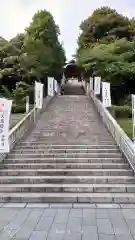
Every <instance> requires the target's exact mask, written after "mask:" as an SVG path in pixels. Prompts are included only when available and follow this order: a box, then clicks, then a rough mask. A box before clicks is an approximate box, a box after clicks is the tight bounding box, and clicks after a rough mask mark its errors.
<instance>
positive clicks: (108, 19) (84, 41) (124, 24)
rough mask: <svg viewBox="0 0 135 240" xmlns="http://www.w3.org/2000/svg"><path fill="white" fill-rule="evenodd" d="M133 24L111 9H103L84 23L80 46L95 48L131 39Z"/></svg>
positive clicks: (98, 10) (96, 11)
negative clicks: (121, 39) (123, 39)
mask: <svg viewBox="0 0 135 240" xmlns="http://www.w3.org/2000/svg"><path fill="white" fill-rule="evenodd" d="M130 24H131V22H130V20H129V19H128V18H126V17H124V16H123V15H121V14H119V13H117V11H116V10H114V9H111V8H109V7H102V8H99V9H97V10H95V11H94V12H93V14H92V15H91V16H90V17H88V18H87V19H86V20H85V21H83V22H82V23H81V25H80V29H81V31H82V33H81V35H80V37H79V39H78V45H79V50H81V49H82V48H87V47H93V45H95V44H96V43H100V42H101V43H108V42H110V41H115V40H116V39H120V38H127V39H128V40H129V39H131V36H132V35H131V30H132V27H131V26H130Z"/></svg>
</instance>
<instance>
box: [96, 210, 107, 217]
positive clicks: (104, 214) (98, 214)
mask: <svg viewBox="0 0 135 240" xmlns="http://www.w3.org/2000/svg"><path fill="white" fill-rule="evenodd" d="M96 217H97V218H102V219H103V218H109V214H108V211H107V209H96Z"/></svg>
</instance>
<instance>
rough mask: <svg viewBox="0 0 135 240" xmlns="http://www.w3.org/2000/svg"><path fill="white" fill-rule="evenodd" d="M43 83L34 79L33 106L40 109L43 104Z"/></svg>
mask: <svg viewBox="0 0 135 240" xmlns="http://www.w3.org/2000/svg"><path fill="white" fill-rule="evenodd" d="M43 86H44V85H43V84H42V83H39V82H36V81H35V107H36V108H39V109H41V108H42V106H43Z"/></svg>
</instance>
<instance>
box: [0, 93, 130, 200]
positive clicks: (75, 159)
mask: <svg viewBox="0 0 135 240" xmlns="http://www.w3.org/2000/svg"><path fill="white" fill-rule="evenodd" d="M0 202H30V203H32V202H35V203H37V202H42V203H43V202H47V203H52V202H55V203H60V202H62V203H65V202H68V203H73V202H80V203H113V202H115V203H135V178H134V176H133V171H132V169H131V168H130V166H129V164H128V161H127V160H126V159H125V158H124V157H123V156H122V154H121V153H120V151H119V149H118V147H117V146H116V144H115V143H114V142H113V139H112V137H111V136H110V134H109V133H108V131H107V129H106V128H105V126H104V124H103V123H102V121H101V118H100V116H99V115H98V113H97V111H96V109H95V107H94V106H93V103H92V102H91V101H90V100H89V99H88V97H87V96H83V95H80V96H77V95H76V96H71V95H70V96H57V97H56V100H55V101H54V102H52V104H51V105H50V107H49V109H48V111H47V112H45V113H43V115H42V116H41V119H40V120H39V121H38V123H37V126H36V128H35V129H34V130H33V131H32V132H31V134H30V135H29V136H28V138H27V139H25V140H22V141H21V142H20V143H18V145H17V146H16V147H15V149H14V150H13V151H12V152H11V153H10V154H9V155H8V157H7V159H5V160H4V162H2V163H1V164H0Z"/></svg>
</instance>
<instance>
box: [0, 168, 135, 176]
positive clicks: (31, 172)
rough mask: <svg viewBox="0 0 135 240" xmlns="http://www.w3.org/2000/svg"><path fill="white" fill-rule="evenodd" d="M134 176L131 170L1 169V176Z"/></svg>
mask: <svg viewBox="0 0 135 240" xmlns="http://www.w3.org/2000/svg"><path fill="white" fill-rule="evenodd" d="M25 175H26V176H49V175H52V176H54V175H56V176H57V175H62V176H64V175H66V176H73V175H75V176H78V175H79V176H133V171H132V170H131V169H53V168H52V169H0V176H25Z"/></svg>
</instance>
